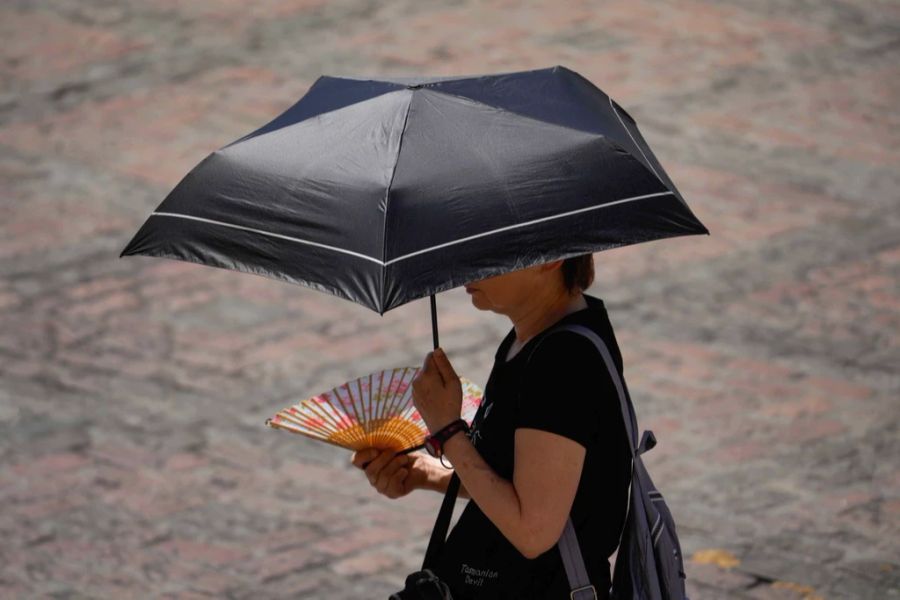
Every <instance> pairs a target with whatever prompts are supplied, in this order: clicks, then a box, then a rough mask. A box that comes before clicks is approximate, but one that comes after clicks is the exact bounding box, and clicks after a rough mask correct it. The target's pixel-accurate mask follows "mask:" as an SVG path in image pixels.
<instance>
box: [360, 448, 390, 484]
mask: <svg viewBox="0 0 900 600" xmlns="http://www.w3.org/2000/svg"><path fill="white" fill-rule="evenodd" d="M393 456H394V453H393V452H392V451H390V450H383V451H381V452H380V453H379V454H378V456H377V457H375V458H374V459H373V460H372V461H370V462H369V464H368V466H367V467H366V477H368V478H369V483H371V484H372V485H375V482H376V481H378V474H379V473H380V472H381V469H383V468H384V465H386V464H387V463H388V462H390V460H391V458H393Z"/></svg>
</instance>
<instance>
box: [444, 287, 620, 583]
mask: <svg viewBox="0 0 900 600" xmlns="http://www.w3.org/2000/svg"><path fill="white" fill-rule="evenodd" d="M584 297H585V300H586V301H587V304H588V308H585V309H582V310H579V311H576V312H573V313H569V314H568V315H566V316H564V317H563V318H562V319H560V320H559V321H557V322H556V323H555V324H554V325H553V326H555V325H559V324H562V323H574V324H579V325H584V326H586V327H588V328H590V329H591V330H593V331H594V332H595V333H597V334H598V335H599V336H600V337H601V338H602V339H603V340H604V341H605V342H606V344H607V347H608V348H609V351H610V354H611V355H612V357H613V361H614V362H615V364H616V367H617V369H618V371H619V373H620V375H621V374H622V356H621V353H620V351H619V347H618V344H617V342H616V339H615V335H614V334H613V330H612V326H611V324H610V322H609V317H608V315H607V313H606V308H605V306H604V305H603V301H602V300H600V299H599V298H596V297H594V296H590V295H588V294H584ZM551 327H552V326H551ZM549 329H550V327H548V328H547V329H545V330H544V331H542V332H541V333H539V334H537V335H536V336H534V337H533V338H531V339H530V340H529V341H528V342H527V343H526V344H525V346H523V347H522V348H521V349H520V350H519V352H517V353H516V354H515V356H513V358H512V359H511V360H510V361H509V362H507V361H506V355H507V352H508V350H509V348H510V346H511V344H512V343H513V341H514V339H515V328H513V329H511V330H510V332H509V333H508V334H507V336H506V338H504V340H503V341H502V342H501V344H500V347H499V348H498V349H497V352H496V354H495V356H494V366H493V369H492V370H491V374H490V376H489V378H488V382H487V384H486V385H485V390H484V392H485V393H484V398H483V400H482V404H481V406H480V407H479V409H478V412H477V413H476V414H475V417H474V419H473V426H472V431H471V432H470V434H469V437H470V439H471V441H472V443H473V445H474V446H475V448H476V449H477V450H478V452H479V454H480V455H481V456H482V458H484V460H485V462H487V463H488V465H490V467H491V468H492V469H493V470H494V471H496V472H497V474H498V475H500V476H501V477H503V478H504V479H507V480H510V481H512V479H513V466H514V465H513V462H514V456H515V455H514V445H515V437H514V436H515V430H516V428H518V427H530V428H534V429H541V430H544V431H550V432H553V433H556V434H559V435H562V436H565V437H567V438H569V439H572V440H575V441H576V442H578V443H579V444H581V445H582V446H584V447H585V448H586V454H585V462H584V466H583V468H582V474H581V479H580V482H579V484H578V490H577V492H576V495H575V500H574V503H573V506H572V512H571V517H572V524H573V525H574V527H575V532H576V535H577V537H578V543H579V546H580V548H581V553H582V557H583V558H584V562H585V565H586V568H587V572H588V576H589V578H590V580H591V583H593V584H594V586H595V587H596V589H597V597H598V598H601V599H603V598H607V594H608V591H609V584H610V572H609V556H610V555H611V554H612V553H613V552H614V551H615V549H616V546H617V544H618V541H619V533H620V531H621V529H622V524H623V520H624V518H625V510H626V503H627V494H628V483H629V477H630V468H631V454H630V451H629V449H628V442H627V434H626V432H625V427H624V423H623V420H622V413H621V409H620V405H619V397H618V393H617V392H616V388H615V384H614V383H613V380H612V378H611V376H610V374H609V372H608V371H607V368H606V365H605V363H604V361H603V357H602V356H601V354H600V353H599V352H598V351H597V349H596V347H595V346H594V345H593V343H591V341H590V340H588V339H587V338H585V337H584V336H582V335H580V334H577V333H575V332H571V331H560V332H555V333H553V335H551V336H549V337H548V338H547V339H546V340H544V341H543V342H541V343H540V344H539V345H538V342H539V341H540V340H541V339H542V338H544V337H545V335H546V334H547V331H548V330H549ZM526 362H527V365H526ZM623 383H624V378H623ZM626 393H627V389H626ZM436 570H437V572H438V574H439V575H440V576H441V578H442V579H444V580H445V581H446V582H447V583H448V584H449V585H450V586H451V589H452V592H453V598H454V600H474V599H483V598H491V599H492V600H502V599H504V598H515V599H517V600H523V599H526V598H540V599H542V600H543V599H554V598H560V599H563V598H568V597H569V584H568V580H567V578H566V573H565V569H564V567H563V563H562V559H561V557H560V553H559V547H558V546H556V545H554V546H553V547H552V548H551V549H549V550H548V551H546V552H544V553H543V554H541V555H540V556H538V557H536V558H534V559H527V558H525V557H524V556H523V555H522V554H521V553H520V552H519V551H518V550H517V549H516V548H515V546H513V545H512V544H511V543H510V542H509V541H508V540H507V539H506V538H505V537H504V536H503V534H502V533H501V532H500V530H499V529H497V528H496V526H494V524H493V523H492V522H491V521H490V520H489V519H488V518H487V517H486V516H485V515H484V513H483V512H481V510H480V509H479V508H478V505H477V504H476V503H475V502H474V501H469V502H467V504H466V506H465V509H464V510H463V513H462V514H461V515H460V518H459V521H458V522H457V523H456V525H455V526H454V528H453V529H452V530H451V532H450V535H449V536H448V538H447V542H446V544H445V546H444V550H443V553H442V555H441V561H440V564H439V566H438V568H437V569H436Z"/></svg>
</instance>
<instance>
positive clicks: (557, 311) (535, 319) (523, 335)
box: [510, 290, 587, 344]
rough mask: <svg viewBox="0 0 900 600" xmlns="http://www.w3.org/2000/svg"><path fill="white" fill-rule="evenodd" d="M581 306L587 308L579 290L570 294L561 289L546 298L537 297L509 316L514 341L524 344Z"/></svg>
mask: <svg viewBox="0 0 900 600" xmlns="http://www.w3.org/2000/svg"><path fill="white" fill-rule="evenodd" d="M583 308H587V300H585V298H584V294H583V293H581V292H577V293H576V294H574V295H572V296H570V295H569V294H568V293H567V292H566V290H562V291H561V292H557V293H555V294H552V295H551V296H548V297H546V298H542V297H537V298H535V300H534V302H532V303H530V304H529V305H528V306H526V307H525V308H524V309H523V311H522V312H521V313H520V314H518V315H512V316H510V319H511V320H512V322H513V327H515V329H516V341H517V342H518V343H520V344H524V343H525V342H527V341H528V340H529V339H531V338H532V337H534V336H535V335H537V334H539V333H540V332H542V331H543V330H545V329H547V327H549V326H551V325H553V324H554V323H556V322H557V321H559V320H560V319H562V318H563V317H564V316H566V315H568V314H570V313H573V312H575V311H578V310H581V309H583Z"/></svg>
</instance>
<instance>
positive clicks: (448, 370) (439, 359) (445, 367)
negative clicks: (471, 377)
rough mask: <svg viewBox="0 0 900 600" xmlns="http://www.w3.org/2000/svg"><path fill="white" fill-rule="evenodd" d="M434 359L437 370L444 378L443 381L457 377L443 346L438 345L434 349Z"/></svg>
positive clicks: (446, 381)
mask: <svg viewBox="0 0 900 600" xmlns="http://www.w3.org/2000/svg"><path fill="white" fill-rule="evenodd" d="M434 359H435V363H437V367H438V370H440V372H441V376H442V377H443V379H444V383H448V382H450V381H453V380H454V379H459V375H457V374H456V371H455V370H454V369H453V365H451V364H450V359H449V358H447V355H446V354H444V349H443V348H440V347H438V348H436V349H435V351H434Z"/></svg>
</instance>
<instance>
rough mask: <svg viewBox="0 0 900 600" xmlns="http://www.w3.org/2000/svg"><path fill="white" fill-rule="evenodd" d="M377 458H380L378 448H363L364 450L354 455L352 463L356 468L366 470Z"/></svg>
mask: <svg viewBox="0 0 900 600" xmlns="http://www.w3.org/2000/svg"><path fill="white" fill-rule="evenodd" d="M376 456H378V449H377V448H363V449H362V450H357V451H356V452H354V453H353V457H352V458H351V462H352V463H353V465H354V466H356V467H359V468H360V469H365V468H366V466H367V465H368V464H369V462H371V461H372V460H374V458H375V457H376Z"/></svg>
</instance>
